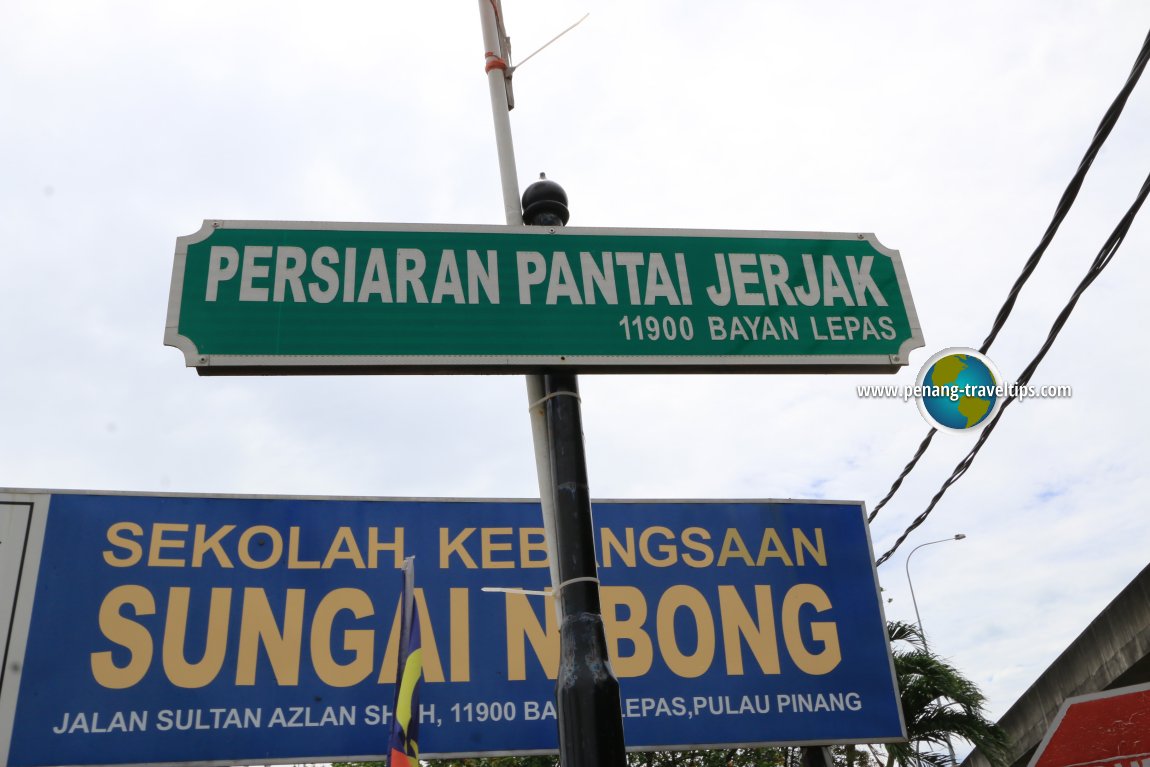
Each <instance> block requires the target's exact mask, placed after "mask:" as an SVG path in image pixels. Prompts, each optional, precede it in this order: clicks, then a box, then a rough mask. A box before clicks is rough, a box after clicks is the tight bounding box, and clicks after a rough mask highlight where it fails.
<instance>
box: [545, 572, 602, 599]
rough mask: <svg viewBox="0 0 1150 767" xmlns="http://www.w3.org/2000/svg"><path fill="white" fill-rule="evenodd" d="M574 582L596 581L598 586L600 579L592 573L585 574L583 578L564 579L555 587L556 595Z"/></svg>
mask: <svg viewBox="0 0 1150 767" xmlns="http://www.w3.org/2000/svg"><path fill="white" fill-rule="evenodd" d="M572 583H594V584H595V585H596V586H598V585H599V579H598V578H596V577H594V576H591V575H584V576H583V577H581V578H572V579H571V580H569V581H563V582H562V583H560V584H559V585H558V586H557V587H556V588H555V596H556V597H558V596H559V594H560V593H561V592H562V591H563V589H565V588H567V587H568V586H570V585H571V584H572Z"/></svg>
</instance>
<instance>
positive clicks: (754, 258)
mask: <svg viewBox="0 0 1150 767" xmlns="http://www.w3.org/2000/svg"><path fill="white" fill-rule="evenodd" d="M164 342H165V343H166V344H167V345H169V346H174V347H177V348H179V349H180V350H181V351H183V352H184V356H185V360H186V362H187V364H188V365H189V366H190V367H195V368H197V369H198V370H199V372H200V373H203V374H212V373H215V374H227V373H277V374H293V373H294V374H308V373H316V372H345V373H378V372H434V373H451V372H456V373H468V372H489V373H490V372H495V373H522V372H532V371H536V370H539V369H541V368H545V367H556V366H560V367H562V366H568V367H571V368H573V369H577V370H580V371H586V372H593V371H603V372H605V371H629V372H644V371H647V372H654V371H663V372H674V371H678V372H693V371H707V370H726V371H737V370H744V371H804V370H811V371H819V372H829V371H833V370H840V371H872V372H893V371H895V370H897V369H898V368H899V367H900V366H902V365H905V364H906V363H907V356H908V354H909V353H910V351H911V350H912V349H914V348H917V347H920V346H922V345H923V340H922V333H921V330H920V327H919V324H918V318H917V315H916V314H915V310H914V304H913V303H912V301H911V296H910V290H909V288H908V286H907V282H906V277H905V274H904V273H903V268H902V263H901V261H900V260H899V255H898V253H897V252H896V251H893V250H890V249H888V248H885V247H883V246H882V245H881V244H880V243H879V242H878V241H877V240H876V239H875V237H874V236H873V235H870V234H836V233H804V232H740V231H702V230H698V231H685V230H657V229H592V228H576V227H568V228H547V227H510V226H470V227H463V226H446V225H406V224H325V223H307V222H251V221H207V222H205V223H204V226H203V228H202V229H201V230H200V231H199V232H196V233H195V234H192V235H189V236H187V237H181V238H179V240H178V242H177V245H176V257H175V266H174V269H173V274H172V289H171V296H170V300H169V308H168V321H167V328H166V333H165V337H164Z"/></svg>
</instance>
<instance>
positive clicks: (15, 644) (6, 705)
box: [0, 487, 1089, 767]
mask: <svg viewBox="0 0 1150 767" xmlns="http://www.w3.org/2000/svg"><path fill="white" fill-rule="evenodd" d="M53 495H98V496H138V497H146V498H213V499H228V498H233V499H236V500H284V501H287V500H294V501H383V502H416V503H538V502H539V499H538V498H411V497H403V496H384V497H376V496H331V495H249V494H243V493H150V492H145V491H129V490H117V491H108V490H28V489H9V488H3V487H0V503H5V502H8V503H18V504H24V505H26V506H28V507H29V512H30V515H31V519H30V521H29V528H28V539H27V541H26V543H25V557H24V564H23V568H22V571H23V575H22V577H21V580H20V589H19V593H18V594H17V595H16V605H15V609H14V611H13V617H12V627H11V629H10V632H9V645H8V651H7V658H8V663H7V664H6V666H5V668H4V669H3V676H2V677H0V678H2V679H3V680H4V683H0V767H4V766H6V765H7V764H8V751H9V748H10V746H11V743H12V734H13V733H12V728H13V725H14V723H15V716H16V701H17V697H18V693H19V686H20V685H19V681H20V678H19V673H15V674H13V679H12V680H11V681H12V682H13V684H11V685H9V684H7V683H6V682H8V681H9V679H8V676H9V669H10V668H11V666H12V664H14V663H18V664H19V667H20V668H22V667H23V664H24V654H25V652H26V650H27V647H28V633H29V630H30V628H31V619H32V602H33V599H34V598H35V594H36V580H37V576H38V574H39V572H40V561H41V555H42V553H43V547H44V535H45V530H46V529H47V522H48V514H49V512H50V508H49V507H50V505H51V499H52V496H53ZM600 503H614V504H653V503H660V504H706V503H712V504H715V503H722V504H780V503H790V504H800V505H804V506H823V505H835V506H842V505H847V504H852V505H853V504H857V505H858V506H859V510H860V514H861V515H862V520H863V529H864V531H865V535H866V542H867V554H868V556H869V558H870V561H871V578H872V581H873V584H874V594H875V603H876V604H877V605H878V610H879V619H880V620H881V622H882V626H883V629H884V631H885V628H886V625H887V621H886V611H885V610H884V609H883V600H882V590H881V588H880V586H879V580H878V568H877V566H876V565H875V564H874V560H875V556H874V544H873V542H872V540H871V535H870V525H869V524H867V521H866V516H867V514H866V502H865V501H843V500H828V499H814V500H806V499H798V498H769V499H762V498H759V499H747V498H733V499H732V498H723V499H716V498H646V499H615V498H596V499H592V500H591V505H592V510H593V509H594V506H595V505H596V504H600ZM887 662H888V665H889V672H890V679H891V685H892V689H893V690H894V691H895V695H896V696H897V695H898V691H899V686H898V677H897V675H896V674H895V669H894V657H893V655H892V654H891V653H890V652H889V651H888V652H887ZM1087 697H1089V696H1087ZM897 709H898V716H899V727H900V729H901V731H902V733H903V737H901V738H878V739H875V740H873V741H871V742H874V743H901V742H905V740H906V719H905V717H904V715H903V711H902V705H901V702H898V703H897ZM1059 716H1060V717H1061V713H1060V714H1059ZM856 742H857V741H853V740H852V741H827V740H818V741H808V740H796V741H787V742H785V743H777V742H772V743H770V744H766V745H765V744H764V743H762V742H755V741H747V742H745V743H722V744H713V743H711V744H708V743H682V744H677V745H660V746H628V747H627V751H628V752H641V751H682V750H691V749H709V748H764V747H768V746H769V747H796V746H819V745H836V744H839V743H856ZM554 754H555V752H554V751H548V750H543V751H485V752H483V753H482V754H480V755H479V756H481V757H484V758H486V757H498V756H537V755H554ZM420 756H421V758H426V759H456V758H472V757H475V756H476V754H474V753H472V752H461V753H434V752H428V753H426V754H421V755H420ZM349 758H353V759H355V760H357V761H361V760H366V761H385V760H386V758H387V757H386V755H385V754H382V753H380V754H357V755H355V756H354V757H349V756H347V755H341V756H323V757H321V756H307V757H282V758H278V759H276V760H273V761H271V762H269V761H268V760H267V759H259V760H251V761H244V760H235V759H220V760H213V761H186V762H138V763H115V764H103V765H83V766H82V767H154V765H159V764H171V765H178V767H242V766H243V765H268V764H304V763H316V764H319V763H325V762H326V763H330V762H335V761H347V760H348V759H349ZM54 767H75V766H74V765H56V766H54Z"/></svg>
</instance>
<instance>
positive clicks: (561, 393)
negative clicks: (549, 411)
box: [527, 390, 583, 410]
mask: <svg viewBox="0 0 1150 767" xmlns="http://www.w3.org/2000/svg"><path fill="white" fill-rule="evenodd" d="M555 397H574V398H575V399H576V400H578V401H579V402H582V401H583V398H582V397H580V396H579V392H577V391H566V390H564V391H553V392H551V393H550V394H548V395H547V396H546V397H544V398H542V399H540V400H537V401H536V402H532V403H531V404H530V405H528V406H527V409H528V410H534V409H535V408H537V407H539V406H540V405H542V404H544V403H545V402H547V400H549V399H554V398H555Z"/></svg>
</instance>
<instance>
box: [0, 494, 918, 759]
mask: <svg viewBox="0 0 1150 767" xmlns="http://www.w3.org/2000/svg"><path fill="white" fill-rule="evenodd" d="M4 504H7V505H8V506H9V507H11V508H12V509H15V510H16V516H19V521H20V524H21V525H23V524H25V523H26V527H27V537H26V543H25V545H24V546H23V551H24V554H23V557H22V562H23V566H22V573H21V577H20V579H19V591H18V594H17V595H16V598H15V612H14V616H15V617H14V620H13V623H12V631H11V632H10V633H11V638H10V644H9V646H8V647H7V648H6V651H5V657H6V662H5V664H4V668H3V679H2V683H0V767H46V766H48V765H136V764H139V765H143V764H165V763H195V764H197V765H213V764H219V765H233V764H271V763H297V764H298V763H301V762H322V761H331V760H333V759H337V760H357V759H373V760H378V759H382V756H381V754H382V752H383V751H384V750H385V748H386V744H387V734H388V726H389V724H390V720H391V716H392V714H393V711H392V708H393V705H394V704H393V701H394V692H395V687H394V683H395V674H396V656H397V648H398V634H399V617H398V615H399V599H400V593H399V592H400V588H399V587H400V580H399V578H398V577H397V576H396V575H395V573H396V570H397V569H398V568H399V567H400V566H401V565H402V563H403V560H404V558H405V557H407V556H412V555H414V556H415V558H416V566H417V576H416V589H415V604H416V609H417V610H418V611H419V613H420V625H421V629H422V649H423V669H424V681H423V684H422V688H421V691H420V710H419V712H418V714H419V717H420V744H419V745H420V751H421V753H422V754H423V755H424V756H428V757H448V756H452V757H455V756H480V755H495V754H508V753H517V754H530V753H554V752H555V750H556V748H557V738H558V734H557V727H556V710H555V704H554V687H555V678H556V675H557V672H558V668H559V631H558V628H557V626H556V615H555V609H554V605H553V604H552V601H551V599H550V597H548V596H536V595H530V594H525V593H522V590H538V591H543V590H546V588H547V584H549V582H550V571H549V568H548V563H547V546H546V543H545V542H544V535H543V529H542V527H541V525H540V523H539V519H540V511H539V505H538V503H537V502H528V501H496V500H470V501H424V500H370V499H344V500H341V499H322V498H282V497H281V498H260V497H250V496H249V497H235V496H229V497H224V496H214V497H193V496H183V495H140V494H93V493H81V492H68V493H58V492H52V493H49V492H46V491H44V492H40V491H37V492H30V491H19V492H13V493H9V494H3V493H0V505H4ZM594 507H595V521H596V529H595V544H596V548H597V551H598V556H599V565H600V568H599V576H600V578H601V579H602V583H603V586H602V590H601V593H602V600H603V615H604V623H605V628H606V634H607V642H608V650H609V653H610V657H611V663H612V666H613V668H614V670H615V673H616V675H617V676H618V677H619V680H620V694H621V703H622V711H623V716H624V728H625V731H626V735H627V743H628V746H629V747H630V748H632V749H637V750H642V749H662V748H675V747H684V748H685V747H707V746H716V747H717V746H720V745H721V746H724V747H726V746H731V745H736V744H763V745H767V744H774V745H781V744H792V745H793V744H812V743H816V744H826V743H878V742H890V741H893V740H901V739H903V738H904V736H905V730H904V727H903V722H902V716H901V713H900V710H899V705H898V692H897V687H896V683H895V679H894V673H893V665H892V663H891V657H890V644H889V642H888V641H887V636H886V630H885V623H884V620H883V614H882V607H881V600H880V599H879V590H878V581H877V578H876V575H875V568H874V556H873V553H872V551H871V546H870V540H869V537H868V530H867V525H866V522H865V518H864V509H863V506H862V504H861V503H855V502H822V501H819V502H796V501H657V502H655V501H652V502H616V501H610V502H607V501H598V502H595V503H594ZM5 543H7V541H6V542H5ZM9 585H10V586H12V587H13V588H14V587H15V584H14V582H13V583H11V584H9ZM500 589H502V590H500Z"/></svg>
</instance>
